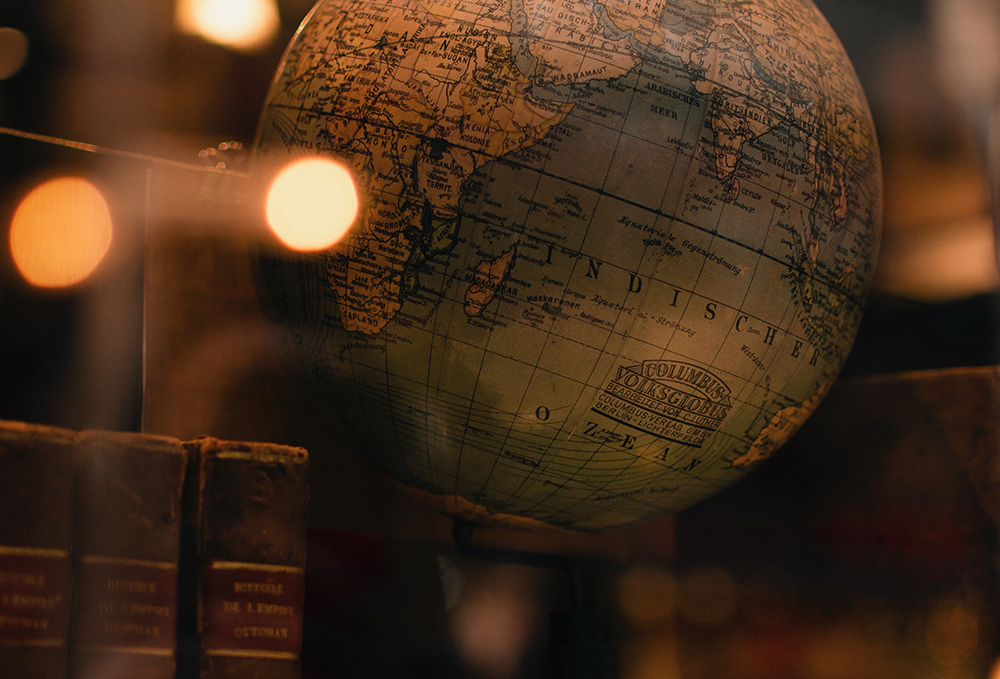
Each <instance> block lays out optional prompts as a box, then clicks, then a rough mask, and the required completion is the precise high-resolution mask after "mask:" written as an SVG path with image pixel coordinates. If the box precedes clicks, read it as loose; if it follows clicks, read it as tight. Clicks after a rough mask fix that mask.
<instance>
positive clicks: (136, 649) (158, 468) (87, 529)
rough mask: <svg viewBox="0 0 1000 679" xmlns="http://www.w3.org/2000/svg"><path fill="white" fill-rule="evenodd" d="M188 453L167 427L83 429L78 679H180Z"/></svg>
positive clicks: (77, 542) (75, 646)
mask: <svg viewBox="0 0 1000 679" xmlns="http://www.w3.org/2000/svg"><path fill="white" fill-rule="evenodd" d="M186 455H187V453H186V451H185V449H184V447H183V446H182V445H181V442H180V441H179V440H177V439H173V438H169V437H164V436H152V435H145V434H135V433H119V432H99V431H90V432H83V433H81V434H80V436H79V443H78V461H77V483H76V488H77V492H76V508H75V528H74V543H73V545H74V558H73V562H74V569H75V570H74V577H75V586H76V589H75V594H74V602H73V614H72V623H71V639H70V670H71V675H72V677H73V679H91V678H94V679H98V678H100V679H105V678H107V679H114V678H115V677H127V678H129V679H132V678H133V677H143V679H173V677H174V673H175V669H176V659H175V652H176V626H177V577H178V569H177V560H178V550H179V545H180V522H181V492H182V488H183V483H184V475H185V471H186Z"/></svg>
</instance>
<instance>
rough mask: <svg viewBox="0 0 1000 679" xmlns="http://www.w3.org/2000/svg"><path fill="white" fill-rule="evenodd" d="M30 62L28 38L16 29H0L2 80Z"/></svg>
mask: <svg viewBox="0 0 1000 679" xmlns="http://www.w3.org/2000/svg"><path fill="white" fill-rule="evenodd" d="M27 60H28V36H26V35H25V34H24V33H22V32H21V31H19V30H17V29H16V28H9V27H6V26H4V27H0V80H4V79H6V78H9V77H11V76H12V75H14V74H15V73H17V72H18V71H20V70H21V67H22V66H24V62H26V61H27Z"/></svg>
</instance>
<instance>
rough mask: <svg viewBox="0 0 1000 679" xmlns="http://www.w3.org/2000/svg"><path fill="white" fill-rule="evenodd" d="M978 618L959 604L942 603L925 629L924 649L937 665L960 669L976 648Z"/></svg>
mask: <svg viewBox="0 0 1000 679" xmlns="http://www.w3.org/2000/svg"><path fill="white" fill-rule="evenodd" d="M979 631H980V626H979V616H977V615H976V612H975V611H973V610H972V609H971V608H970V607H969V606H967V605H966V604H964V603H963V602H960V601H945V602H942V603H941V604H940V605H939V606H938V607H937V608H936V610H935V611H934V613H933V614H932V615H931V619H930V621H929V623H928V625H927V649H928V651H930V655H931V657H932V658H933V659H934V661H935V662H937V663H938V664H939V665H944V666H953V665H959V664H961V663H963V662H965V661H966V660H969V659H970V658H972V656H973V655H974V654H975V653H976V650H977V649H978V648H979Z"/></svg>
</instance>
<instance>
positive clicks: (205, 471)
mask: <svg viewBox="0 0 1000 679" xmlns="http://www.w3.org/2000/svg"><path fill="white" fill-rule="evenodd" d="M185 445H186V446H187V448H188V451H189V453H190V454H192V455H197V457H198V482H197V488H198V491H199V492H198V496H197V497H198V507H197V543H198V560H199V568H200V574H201V580H200V585H199V591H200V599H199V604H200V605H199V613H198V631H199V635H200V662H199V665H200V673H201V676H202V677H203V678H204V679H209V678H211V679H222V678H227V679H228V678H230V677H240V678H241V679H242V678H244V677H247V678H251V679H286V678H296V677H298V676H300V674H301V661H300V653H301V647H302V605H303V600H304V596H305V593H304V582H305V578H304V575H305V547H306V519H307V513H308V510H307V507H308V465H309V458H308V454H307V453H306V451H305V450H304V449H302V448H296V447H291V446H282V445H275V444H265V443H243V442H234V441H220V440H218V439H213V438H200V439H197V440H195V441H192V442H189V443H187V444H185Z"/></svg>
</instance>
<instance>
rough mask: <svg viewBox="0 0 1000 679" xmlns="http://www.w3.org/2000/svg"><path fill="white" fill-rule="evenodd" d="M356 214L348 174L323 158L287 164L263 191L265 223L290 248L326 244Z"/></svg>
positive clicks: (343, 230) (315, 247) (340, 233)
mask: <svg viewBox="0 0 1000 679" xmlns="http://www.w3.org/2000/svg"><path fill="white" fill-rule="evenodd" d="M357 215H358V192H357V189H356V188H355V186H354V179H353V177H351V173H350V172H348V171H347V169H346V168H345V167H344V166H343V165H340V164H339V163H336V162H334V161H332V160H328V159H326V158H306V159H303V160H298V161H295V162H294V163H291V164H290V165H288V166H286V167H285V168H284V169H282V170H281V172H280V173H278V176H277V177H275V179H274V181H273V182H272V183H271V187H270V188H269V189H268V192H267V223H268V225H269V226H270V227H271V229H272V230H273V231H274V233H275V234H276V235H277V236H278V238H280V239H281V241H282V242H283V243H284V244H285V245H287V246H288V247H290V248H292V249H293V250H323V249H325V248H328V247H330V246H331V245H333V244H334V243H336V242H337V241H339V240H340V239H341V238H342V237H343V236H344V234H345V233H347V230H348V229H350V228H351V225H352V224H353V223H354V219H355V217H357Z"/></svg>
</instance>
